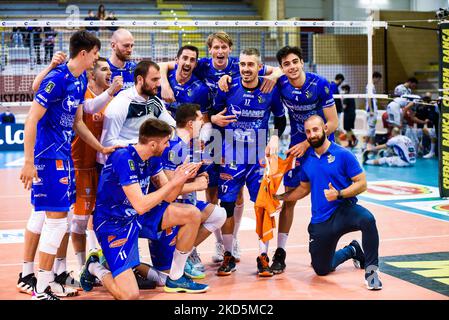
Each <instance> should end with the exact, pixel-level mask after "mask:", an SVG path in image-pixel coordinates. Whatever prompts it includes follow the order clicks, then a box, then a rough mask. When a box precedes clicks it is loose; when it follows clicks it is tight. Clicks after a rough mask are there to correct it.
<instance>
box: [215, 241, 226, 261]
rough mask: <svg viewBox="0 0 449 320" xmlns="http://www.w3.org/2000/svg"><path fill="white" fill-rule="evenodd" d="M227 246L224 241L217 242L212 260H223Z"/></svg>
mask: <svg viewBox="0 0 449 320" xmlns="http://www.w3.org/2000/svg"><path fill="white" fill-rule="evenodd" d="M224 251H225V248H224V245H223V243H220V242H215V255H214V256H212V261H213V262H214V263H219V262H223V254H224Z"/></svg>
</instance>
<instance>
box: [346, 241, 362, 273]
mask: <svg viewBox="0 0 449 320" xmlns="http://www.w3.org/2000/svg"><path fill="white" fill-rule="evenodd" d="M349 246H350V247H351V249H352V251H353V253H354V255H353V257H352V262H353V263H354V267H356V268H357V269H365V253H364V252H363V249H362V246H361V245H360V242H359V241H358V240H352V241H351V243H350V244H349Z"/></svg>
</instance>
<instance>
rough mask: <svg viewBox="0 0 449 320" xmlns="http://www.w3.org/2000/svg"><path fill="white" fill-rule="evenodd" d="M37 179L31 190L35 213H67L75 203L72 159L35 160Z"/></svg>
mask: <svg viewBox="0 0 449 320" xmlns="http://www.w3.org/2000/svg"><path fill="white" fill-rule="evenodd" d="M34 166H35V167H36V170H37V176H38V179H37V180H35V181H33V186H32V188H31V204H32V205H33V206H34V210H35V211H57V212H67V211H69V209H70V206H71V205H72V204H73V203H75V199H76V194H75V193H76V185H75V169H74V167H73V161H72V159H69V160H56V159H42V158H37V159H35V161H34Z"/></svg>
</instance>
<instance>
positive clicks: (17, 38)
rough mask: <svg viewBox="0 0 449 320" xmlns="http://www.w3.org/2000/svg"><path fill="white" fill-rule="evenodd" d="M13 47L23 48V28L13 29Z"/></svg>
mask: <svg viewBox="0 0 449 320" xmlns="http://www.w3.org/2000/svg"><path fill="white" fill-rule="evenodd" d="M12 32H13V33H12V35H11V41H12V47H16V48H17V47H23V33H22V32H23V28H22V27H14V28H12Z"/></svg>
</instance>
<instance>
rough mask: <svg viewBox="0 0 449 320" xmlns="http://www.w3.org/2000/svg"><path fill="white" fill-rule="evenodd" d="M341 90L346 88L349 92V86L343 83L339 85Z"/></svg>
mask: <svg viewBox="0 0 449 320" xmlns="http://www.w3.org/2000/svg"><path fill="white" fill-rule="evenodd" d="M341 90H346V91H348V92H351V87H350V86H349V85H348V84H344V85H342V86H341Z"/></svg>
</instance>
